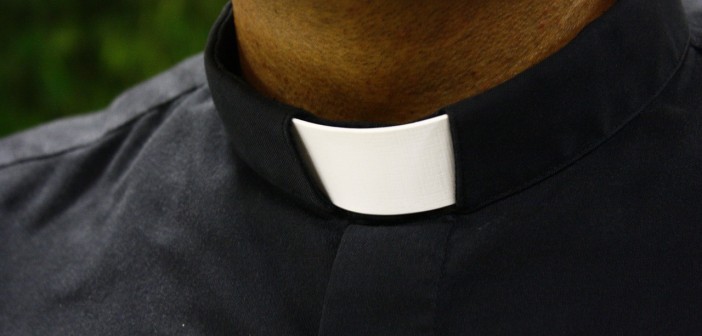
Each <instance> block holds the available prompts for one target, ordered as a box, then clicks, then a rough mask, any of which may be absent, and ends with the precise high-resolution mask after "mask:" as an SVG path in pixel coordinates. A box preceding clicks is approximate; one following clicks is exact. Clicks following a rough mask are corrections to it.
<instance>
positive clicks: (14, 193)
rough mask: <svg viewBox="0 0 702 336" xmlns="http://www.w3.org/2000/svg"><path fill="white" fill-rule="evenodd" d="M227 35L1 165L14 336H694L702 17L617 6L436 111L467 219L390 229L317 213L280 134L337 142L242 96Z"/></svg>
mask: <svg viewBox="0 0 702 336" xmlns="http://www.w3.org/2000/svg"><path fill="white" fill-rule="evenodd" d="M230 11H231V9H230V6H227V7H226V8H225V11H224V12H223V14H222V16H221V17H220V19H219V20H218V21H217V23H216V24H215V26H214V28H213V31H212V35H211V38H210V41H209V44H208V47H207V51H206V53H205V55H204V57H203V56H196V57H194V58H192V59H190V60H187V61H185V62H184V63H182V64H180V65H178V66H177V67H175V68H174V69H172V70H170V71H168V72H166V73H164V74H162V75H160V76H158V77H156V78H154V79H153V80H150V81H148V82H146V83H144V84H142V85H140V86H137V87H136V88H134V89H132V90H130V91H128V92H126V93H124V94H123V95H121V96H120V97H119V98H117V99H116V100H115V101H114V102H113V103H112V104H111V105H110V106H109V107H108V108H107V109H105V110H104V111H102V112H100V113H97V114H93V115H90V116H85V117H78V118H73V119H68V120H63V121H58V122H55V123H52V124H49V125H46V126H42V127H39V128H37V129H34V130H30V131H27V132H24V133H21V134H17V135H14V136H11V137H9V138H6V139H4V140H2V141H0V334H1V335H153V334H159V335H572V334H586V335H695V334H700V333H702V6H701V5H700V1H697V0H695V1H692V0H688V1H686V2H685V3H684V5H683V4H681V3H680V2H679V1H676V0H619V1H618V2H617V3H616V5H614V7H613V8H612V9H611V10H610V11H608V12H607V13H606V14H604V16H603V17H601V18H600V19H598V20H596V21H595V22H594V23H592V24H591V25H589V26H588V27H586V28H585V30H584V31H583V32H582V33H581V34H580V35H579V36H578V37H577V38H576V39H575V40H574V41H572V42H571V43H570V44H568V45H567V46H566V47H565V48H564V49H562V50H560V51H559V52H558V53H556V54H555V55H553V56H552V57H549V58H548V59H546V60H544V61H543V62H542V63H540V64H538V65H536V66H534V67H533V68H531V69H529V70H527V71H525V72H524V73H522V74H520V75H518V76H517V77H515V78H514V79H512V80H510V81H508V82H506V83H504V84H502V85H500V86H498V87H496V88H494V89H492V90H490V91H488V92H486V93H484V94H481V95H479V96H477V97H474V98H470V99H466V100H464V101H461V102H458V103H456V104H453V105H450V106H446V107H445V108H443V109H441V110H440V111H437V113H436V115H439V114H445V115H447V116H448V117H449V119H450V121H451V132H452V134H453V138H452V142H453V149H454V157H455V171H456V204H455V205H453V206H450V207H447V208H443V209H439V210H435V211H430V212H424V213H417V214H411V215H397V216H370V215H363V214H357V213H351V212H348V211H344V210H341V209H340V208H337V207H335V206H334V205H333V204H332V203H331V202H330V201H329V200H328V199H327V198H326V197H325V196H324V193H323V192H321V191H320V190H319V187H318V186H317V185H316V184H315V183H314V182H313V179H312V178H311V174H310V172H309V171H308V169H307V168H306V166H305V165H304V164H303V160H302V159H301V158H300V154H299V151H298V148H297V147H296V142H295V141H293V139H292V135H291V131H290V127H291V126H290V123H291V119H292V118H299V119H303V120H308V121H314V122H316V123H322V124H326V125H333V123H330V122H328V121H324V120H319V119H316V118H313V117H312V116H311V115H310V114H308V113H306V112H305V111H302V110H299V109H296V108H293V107H290V106H287V105H284V104H281V103H278V102H274V101H271V100H269V99H267V98H264V97H263V96H261V95H259V94H257V93H256V92H255V91H254V90H253V89H252V88H251V87H250V86H248V85H247V84H246V83H245V82H244V81H243V79H242V77H241V75H240V71H239V69H238V61H237V50H236V43H235V31H234V26H233V23H232V22H231V12H230ZM345 126H349V125H345ZM351 126H353V125H351ZM359 127H360V126H359Z"/></svg>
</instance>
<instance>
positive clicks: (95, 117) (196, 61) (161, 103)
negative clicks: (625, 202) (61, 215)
mask: <svg viewBox="0 0 702 336" xmlns="http://www.w3.org/2000/svg"><path fill="white" fill-rule="evenodd" d="M203 62H204V61H203V57H202V54H199V55H196V56H193V57H190V58H188V59H186V60H184V61H183V62H181V63H180V64H178V65H176V66H174V67H173V68H171V69H169V70H167V71H165V72H163V73H161V74H159V75H157V76H155V77H153V78H151V79H149V80H147V81H146V82H144V83H142V84H139V85H137V86H135V87H133V88H131V89H129V90H127V91H125V92H124V93H122V94H121V95H119V96H118V97H117V98H116V99H115V100H114V101H113V102H112V103H111V104H110V105H109V106H108V107H107V108H106V109H104V110H102V111H98V112H95V113H92V114H89V115H85V116H79V117H72V118H66V119H62V120H58V121H54V122H51V123H48V124H45V125H42V126H39V127H36V128H33V129H30V130H28V131H24V132H21V133H18V134H15V135H11V136H9V137H7V138H5V139H0V169H2V168H5V167H8V166H12V165H15V164H19V163H22V162H25V161H31V160H36V159H41V158H44V157H49V156H56V155H60V154H62V153H65V152H70V151H71V150H73V149H77V148H81V147H84V146H89V145H90V144H92V143H94V142H97V141H99V140H100V139H102V138H103V137H105V136H107V135H109V134H111V133H112V132H114V131H116V130H118V129H122V128H124V127H128V125H129V124H131V123H132V122H133V121H135V120H137V119H140V118H143V117H144V116H146V115H150V114H152V113H158V112H160V111H163V110H166V106H167V105H169V103H171V102H173V101H176V100H178V99H179V98H181V97H183V96H184V95H187V94H188V93H191V92H193V91H195V90H197V89H198V88H201V87H203V86H206V78H205V71H204V65H203Z"/></svg>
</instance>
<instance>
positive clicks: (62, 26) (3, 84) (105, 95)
mask: <svg viewBox="0 0 702 336" xmlns="http://www.w3.org/2000/svg"><path fill="white" fill-rule="evenodd" d="M2 2H3V4H2V5H0V43H1V47H0V137H1V136H5V135H8V134H10V133H13V132H16V131H19V130H22V129H25V128H28V127H31V126H34V125H36V124H39V123H42V122H46V121H49V120H53V119H56V118H61V117H65V116H69V115H73V114H78V113H86V112H90V111H93V110H98V109H101V108H103V107H105V106H106V105H107V104H108V103H109V102H110V101H111V100H112V99H113V98H114V97H115V96H116V95H117V94H119V93H120V92H121V91H123V90H124V89H126V88H128V87H130V86H132V85H134V84H136V83H138V82H140V81H142V80H144V79H146V78H148V77H151V76H153V75H155V74H157V73H158V72H160V71H163V70H165V69H167V68H169V67H170V66H172V65H174V64H176V63H177V62H178V61H180V60H182V59H183V58H185V57H187V56H189V55H192V54H195V53H197V52H200V51H202V49H203V48H204V45H205V42H206V39H207V34H208V32H209V29H210V26H211V25H212V23H214V20H215V19H216V17H217V15H218V14H219V11H220V10H221V9H222V7H223V6H224V4H225V3H226V0H220V1H212V0H119V1H109V0H108V1H99V0H41V1H40V0H4V1H2Z"/></svg>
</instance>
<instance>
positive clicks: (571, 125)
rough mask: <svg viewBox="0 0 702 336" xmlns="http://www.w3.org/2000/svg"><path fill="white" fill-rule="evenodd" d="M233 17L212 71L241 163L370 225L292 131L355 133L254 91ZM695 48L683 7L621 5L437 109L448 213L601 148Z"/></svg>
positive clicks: (646, 2)
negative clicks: (447, 153)
mask: <svg viewBox="0 0 702 336" xmlns="http://www.w3.org/2000/svg"><path fill="white" fill-rule="evenodd" d="M231 10H232V9H231V5H227V6H226V7H225V9H224V10H223V12H222V14H221V16H220V17H219V19H218V20H217V22H216V23H215V26H214V28H213V30H212V33H211V35H210V40H209V42H208V46H207V50H206V55H205V67H206V71H207V77H208V82H209V85H210V90H211V92H212V97H213V100H214V103H215V105H216V107H217V110H218V113H219V115H220V117H221V119H222V120H223V122H224V124H225V127H226V129H227V131H228V134H229V136H230V138H231V141H232V144H233V147H234V150H235V152H236V155H237V156H239V157H240V158H241V159H242V160H243V161H244V162H245V163H246V164H248V165H249V166H250V167H251V168H252V169H253V170H254V171H256V172H257V173H258V174H260V175H261V176H262V177H263V178H264V179H266V180H267V181H269V182H270V183H271V184H273V185H274V186H276V187H278V188H280V189H281V190H282V191H284V192H285V193H287V194H288V195H290V196H291V197H292V198H294V199H295V200H296V201H297V202H298V203H299V204H300V205H302V206H305V207H307V208H308V209H311V210H314V211H316V212H318V213H320V214H327V215H347V216H356V217H358V216H360V217H364V216H363V215H356V214H350V213H348V212H346V211H344V210H341V209H339V208H337V207H335V206H333V205H332V204H331V202H330V201H329V199H328V198H327V196H326V195H325V194H324V193H323V192H321V191H320V190H319V188H318V187H317V186H316V183H315V181H314V176H311V174H310V173H309V172H308V171H307V169H306V167H305V164H304V162H303V160H302V159H301V157H300V155H299V152H298V148H297V145H296V141H295V140H294V137H293V134H292V131H291V128H292V127H291V123H292V119H293V118H297V119H301V120H305V121H310V122H314V123H317V124H322V125H328V126H340V127H348V126H349V125H348V124H343V123H334V122H329V121H327V120H320V119H319V118H316V117H314V116H313V115H311V114H310V113H309V112H306V111H304V110H302V109H299V108H295V107H292V106H289V105H286V104H283V103H280V102H277V101H274V100H272V99H269V98H266V97H264V96H262V95H260V94H259V93H257V92H256V91H255V90H254V89H253V88H252V87H251V86H249V85H248V84H247V83H246V82H245V81H244V80H243V77H242V76H241V71H240V68H239V61H238V51H237V45H236V32H235V29H234V24H233V22H232V12H231ZM688 40H689V31H688V27H687V24H686V21H685V17H684V13H683V10H682V6H681V4H680V2H679V1H675V0H619V1H618V2H617V4H615V5H614V6H613V7H612V8H611V9H610V10H609V11H608V12H607V13H605V14H604V15H603V16H602V17H601V18H599V19H597V20H596V21H595V22H593V23H592V24H590V25H589V26H587V27H586V28H585V29H584V30H583V31H582V32H581V33H580V34H579V35H578V36H577V37H576V38H575V39H574V40H573V41H572V42H571V43H569V44H568V45H567V46H566V47H564V48H563V49H561V50H560V51H558V52H557V53H556V54H554V55H552V56H550V57H548V58H547V59H546V60H544V61H543V62H541V63H539V64H537V65H536V66H534V67H532V68H530V69H528V70H526V71H524V72H523V73H521V74H519V75H517V76H516V77H515V78H513V79H511V80H509V81H507V82H505V83H503V84H501V85H499V86H498V87H496V88H493V89H491V90H489V91H487V92H485V93H483V94H481V95H478V96H475V97H471V98H468V99H465V100H463V101H460V102H458V103H456V104H452V105H449V106H446V107H444V108H442V109H440V110H439V111H436V113H434V114H432V116H436V115H441V114H446V115H447V116H448V118H449V120H450V125H451V134H452V135H453V150H454V160H455V172H456V176H455V180H456V204H455V205H453V206H451V207H449V208H446V209H443V210H441V211H442V213H445V212H456V213H466V212H472V211H475V210H476V209H479V208H481V207H483V206H485V205H487V204H490V203H492V202H495V201H497V200H500V199H502V198H505V197H507V196H509V195H511V194H514V193H516V192H519V191H521V190H524V189H526V188H529V187H530V186H532V185H534V184H536V183H538V182H539V181H541V180H543V179H545V178H547V177H549V176H551V175H553V174H555V173H556V172H558V171H559V170H561V169H563V168H564V167H566V166H568V165H569V164H571V163H573V162H574V161H576V160H578V159H579V158H581V157H582V156H584V155H586V154H587V153H588V152H590V151H592V150H593V149H595V148H596V147H597V146H598V145H600V144H601V143H603V142H604V141H605V140H607V139H608V138H609V137H611V136H612V135H613V134H614V133H616V132H617V131H618V130H619V129H621V128H622V127H624V125H626V124H627V123H628V122H629V121H630V120H632V119H633V118H634V117H635V116H636V115H638V113H639V112H641V111H642V110H643V109H644V108H645V107H646V106H647V105H648V104H649V103H650V102H651V101H652V100H653V99H654V98H655V97H656V96H657V95H658V93H659V92H660V91H662V89H663V88H664V86H665V85H666V83H667V81H668V80H669V79H670V78H671V77H672V76H673V74H674V73H675V72H676V70H677V69H678V67H679V66H680V63H681V60H682V57H683V55H684V53H685V51H686V48H687V46H688ZM428 117H431V116H428ZM355 126H361V127H362V126H369V125H355Z"/></svg>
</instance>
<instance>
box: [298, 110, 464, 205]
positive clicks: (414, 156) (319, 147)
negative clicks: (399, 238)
mask: <svg viewBox="0 0 702 336" xmlns="http://www.w3.org/2000/svg"><path fill="white" fill-rule="evenodd" d="M293 125H294V127H293V129H294V132H293V133H294V134H295V135H296V137H297V140H298V142H299V144H300V146H299V148H300V149H301V150H303V151H304V152H305V153H302V154H303V155H302V156H303V157H305V158H306V159H307V166H308V169H311V170H312V171H313V172H314V174H313V175H315V176H316V177H317V178H318V182H319V183H320V184H321V188H322V189H323V190H324V192H325V193H326V194H327V196H328V197H329V199H330V200H331V202H332V203H333V204H334V205H336V206H338V207H340V208H342V209H345V210H348V211H352V212H356V213H361V214H368V215H401V214H411V213H418V212H424V211H430V210H435V209H439V208H443V207H446V206H450V205H453V204H454V203H455V202H456V181H455V175H456V174H455V165H454V152H453V146H452V139H451V131H450V126H449V118H448V116H447V115H440V116H437V117H433V118H430V119H426V120H422V121H418V122H414V123H410V124H404V125H399V126H390V127H378V128H344V127H332V126H325V125H319V124H314V123H310V122H307V121H303V120H300V119H293Z"/></svg>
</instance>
